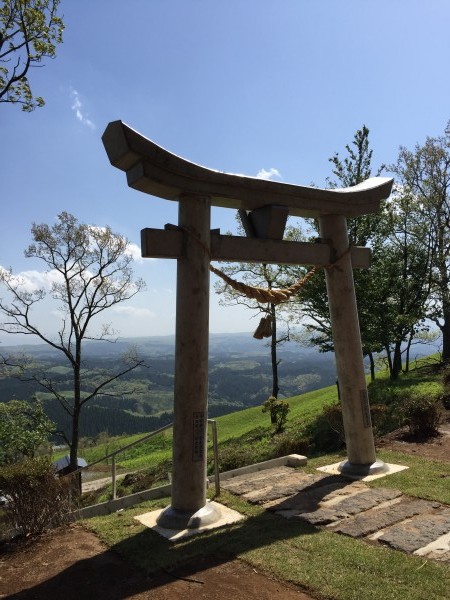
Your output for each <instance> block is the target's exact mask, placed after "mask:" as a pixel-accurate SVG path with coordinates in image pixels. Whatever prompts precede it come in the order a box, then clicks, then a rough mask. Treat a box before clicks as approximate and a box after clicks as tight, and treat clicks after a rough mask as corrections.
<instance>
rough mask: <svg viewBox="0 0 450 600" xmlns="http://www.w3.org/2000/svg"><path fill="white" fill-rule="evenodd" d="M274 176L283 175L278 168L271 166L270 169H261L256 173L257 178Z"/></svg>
mask: <svg viewBox="0 0 450 600" xmlns="http://www.w3.org/2000/svg"><path fill="white" fill-rule="evenodd" d="M274 177H281V174H280V172H279V170H278V169H274V168H273V167H271V168H270V169H269V170H267V169H260V170H259V171H258V173H257V175H256V178H257V179H266V180H268V179H273V178H274Z"/></svg>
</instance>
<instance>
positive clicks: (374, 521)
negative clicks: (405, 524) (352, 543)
mask: <svg viewBox="0 0 450 600" xmlns="http://www.w3.org/2000/svg"><path fill="white" fill-rule="evenodd" d="M439 506H440V504H438V503H437V502H428V501H427V500H412V499H410V498H402V499H401V500H400V502H398V503H396V504H392V505H390V506H387V507H384V508H372V509H370V510H368V511H365V512H363V513H362V514H359V515H355V516H353V517H350V518H348V519H346V520H344V521H341V522H340V523H339V524H338V525H335V526H333V527H332V531H334V532H336V533H342V534H344V535H348V536H350V537H353V538H359V537H364V536H367V535H370V534H371V533H375V532H376V531H380V530H381V529H385V528H386V527H390V526H391V525H394V524H396V523H399V522H400V521H404V520H405V519H409V518H411V517H413V516H415V515H420V514H423V513H429V512H431V511H432V510H433V509H435V508H438V507H439Z"/></svg>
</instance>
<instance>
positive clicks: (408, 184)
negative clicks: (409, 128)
mask: <svg viewBox="0 0 450 600" xmlns="http://www.w3.org/2000/svg"><path fill="white" fill-rule="evenodd" d="M391 169H392V171H393V172H394V173H395V175H396V177H397V180H398V182H399V184H400V185H401V186H402V187H403V189H404V191H405V193H407V194H408V195H410V196H411V197H413V198H414V199H415V202H416V211H417V213H418V215H419V216H420V218H421V219H422V221H423V223H424V224H426V228H427V232H428V235H427V243H430V244H431V267H430V269H431V271H430V275H431V294H430V301H429V305H428V316H429V318H430V319H432V320H433V321H434V322H435V324H436V325H437V326H438V328H439V329H440V331H441V334H442V342H443V344H442V346H443V349H442V354H443V360H444V361H445V362H450V122H449V123H448V124H447V127H446V129H445V133H444V135H443V136H438V137H428V138H427V139H426V141H425V143H424V144H423V145H419V144H417V145H416V146H415V148H414V150H408V149H406V148H404V147H401V148H400V152H399V157H398V160H397V163H396V164H395V165H393V166H392V167H391Z"/></svg>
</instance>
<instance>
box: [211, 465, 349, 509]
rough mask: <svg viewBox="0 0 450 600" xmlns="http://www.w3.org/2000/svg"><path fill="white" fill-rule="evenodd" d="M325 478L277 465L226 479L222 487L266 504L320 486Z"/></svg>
mask: <svg viewBox="0 0 450 600" xmlns="http://www.w3.org/2000/svg"><path fill="white" fill-rule="evenodd" d="M334 479H335V480H337V479H339V482H340V485H341V486H343V485H345V484H346V480H345V479H344V478H334ZM325 480H326V481H329V477H327V476H326V475H319V474H309V473H303V472H302V471H296V470H294V469H292V468H291V467H277V468H275V469H267V470H265V471H259V472H258V473H252V474H250V475H239V476H238V477H234V478H233V479H230V480H227V481H224V482H223V484H222V487H223V488H225V489H226V490H228V491H229V492H232V493H233V494H238V495H241V496H242V497H243V498H245V500H247V501H248V502H251V503H253V504H264V503H266V502H269V501H272V500H276V499H278V498H283V497H285V496H290V495H292V494H295V493H298V492H302V491H305V490H308V489H312V488H314V487H315V486H319V487H320V486H321V485H322V482H324V481H325Z"/></svg>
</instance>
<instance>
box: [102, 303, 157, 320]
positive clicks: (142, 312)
mask: <svg viewBox="0 0 450 600" xmlns="http://www.w3.org/2000/svg"><path fill="white" fill-rule="evenodd" d="M112 310H113V312H115V313H117V314H119V315H124V316H125V317H139V318H142V317H154V316H155V313H154V312H152V311H151V310H150V309H148V308H137V307H135V306H114V307H113V309H112Z"/></svg>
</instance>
